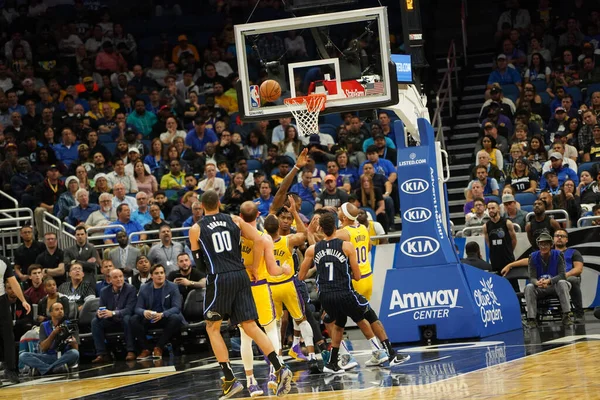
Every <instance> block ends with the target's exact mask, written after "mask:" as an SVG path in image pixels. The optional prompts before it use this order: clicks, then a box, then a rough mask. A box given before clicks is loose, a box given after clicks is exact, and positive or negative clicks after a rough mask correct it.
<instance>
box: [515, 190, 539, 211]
mask: <svg viewBox="0 0 600 400" xmlns="http://www.w3.org/2000/svg"><path fill="white" fill-rule="evenodd" d="M515 200H516V201H517V202H518V203H520V204H521V208H522V207H523V206H531V205H533V203H534V202H535V201H536V200H537V196H536V195H535V194H534V193H517V194H516V195H515Z"/></svg>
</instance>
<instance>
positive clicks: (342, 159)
mask: <svg viewBox="0 0 600 400" xmlns="http://www.w3.org/2000/svg"><path fill="white" fill-rule="evenodd" d="M386 115H387V114H386ZM335 160H336V161H337V163H338V167H339V171H338V174H340V176H341V177H343V178H344V179H346V178H348V180H349V181H350V186H352V188H353V189H355V188H356V187H357V186H358V183H359V175H358V169H356V167H354V166H352V165H350V164H348V152H347V151H339V152H338V153H337V154H336V156H335Z"/></svg>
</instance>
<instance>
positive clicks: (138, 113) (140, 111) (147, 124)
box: [127, 98, 157, 138]
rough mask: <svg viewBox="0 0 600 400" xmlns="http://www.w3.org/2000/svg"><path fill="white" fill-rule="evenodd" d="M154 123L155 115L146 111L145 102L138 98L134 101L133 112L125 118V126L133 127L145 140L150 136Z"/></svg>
mask: <svg viewBox="0 0 600 400" xmlns="http://www.w3.org/2000/svg"><path fill="white" fill-rule="evenodd" d="M156 121H157V118H156V115H154V114H152V113H151V112H148V111H146V102H145V101H144V100H143V99H139V98H138V99H137V100H136V101H135V112H133V113H131V114H129V116H128V117H127V125H131V126H133V127H134V128H135V129H136V131H138V132H139V133H141V134H142V136H143V137H146V138H147V137H148V136H150V133H151V132H152V128H153V127H154V125H155V124H156Z"/></svg>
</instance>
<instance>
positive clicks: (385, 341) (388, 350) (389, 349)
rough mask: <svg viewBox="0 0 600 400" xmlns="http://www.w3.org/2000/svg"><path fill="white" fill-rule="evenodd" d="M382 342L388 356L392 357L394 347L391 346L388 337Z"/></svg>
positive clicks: (394, 353) (394, 351) (394, 352)
mask: <svg viewBox="0 0 600 400" xmlns="http://www.w3.org/2000/svg"><path fill="white" fill-rule="evenodd" d="M381 343H382V344H383V347H385V349H386V350H387V353H388V356H389V357H390V359H391V358H394V357H395V356H396V350H394V348H393V347H392V344H391V343H390V339H385V340H384V341H383V342H381Z"/></svg>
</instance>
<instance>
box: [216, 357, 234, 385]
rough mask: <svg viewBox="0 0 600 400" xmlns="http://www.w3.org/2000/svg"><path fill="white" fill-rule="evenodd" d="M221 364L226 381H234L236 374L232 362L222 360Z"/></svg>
mask: <svg viewBox="0 0 600 400" xmlns="http://www.w3.org/2000/svg"><path fill="white" fill-rule="evenodd" d="M219 365H220V366H221V370H222V371H223V375H225V380H226V381H232V380H234V379H235V376H234V375H233V370H232V369H231V364H229V361H227V362H220V363H219Z"/></svg>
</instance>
